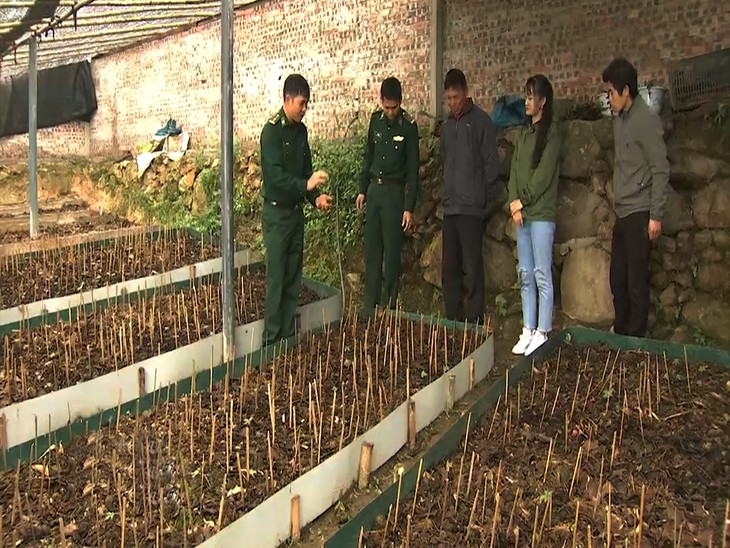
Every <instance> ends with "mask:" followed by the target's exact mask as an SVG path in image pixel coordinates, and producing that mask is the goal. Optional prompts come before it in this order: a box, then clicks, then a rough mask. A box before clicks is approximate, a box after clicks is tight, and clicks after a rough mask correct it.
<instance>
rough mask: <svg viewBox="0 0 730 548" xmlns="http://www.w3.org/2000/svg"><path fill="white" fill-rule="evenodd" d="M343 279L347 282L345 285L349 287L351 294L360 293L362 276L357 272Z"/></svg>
mask: <svg viewBox="0 0 730 548" xmlns="http://www.w3.org/2000/svg"><path fill="white" fill-rule="evenodd" d="M345 279H346V280H347V285H348V286H349V287H350V290H351V291H353V292H357V293H359V292H361V291H362V275H361V274H359V273H357V272H350V273H349V274H348V275H347V276H346V277H345Z"/></svg>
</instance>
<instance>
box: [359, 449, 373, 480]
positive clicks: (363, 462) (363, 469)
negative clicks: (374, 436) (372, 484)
mask: <svg viewBox="0 0 730 548" xmlns="http://www.w3.org/2000/svg"><path fill="white" fill-rule="evenodd" d="M372 454H373V444H372V443H370V442H364V443H363V444H362V447H361V448H360V470H359V472H360V473H359V476H358V481H357V486H358V488H359V489H365V487H367V485H368V481H369V480H370V468H371V464H370V461H371V458H372Z"/></svg>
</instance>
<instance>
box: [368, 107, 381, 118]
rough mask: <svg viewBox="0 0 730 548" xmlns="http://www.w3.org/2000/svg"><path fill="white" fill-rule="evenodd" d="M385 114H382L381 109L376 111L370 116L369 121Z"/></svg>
mask: <svg viewBox="0 0 730 548" xmlns="http://www.w3.org/2000/svg"><path fill="white" fill-rule="evenodd" d="M384 114H385V113H384V112H383V109H382V108H379V109H376V110H375V111H374V112H373V113H372V114H371V115H370V119H371V120H373V119H375V118H379V117H382V116H383V115H384Z"/></svg>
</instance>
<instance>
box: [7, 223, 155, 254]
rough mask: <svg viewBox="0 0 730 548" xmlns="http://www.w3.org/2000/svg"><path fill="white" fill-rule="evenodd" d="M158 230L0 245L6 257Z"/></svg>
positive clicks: (114, 231)
mask: <svg viewBox="0 0 730 548" xmlns="http://www.w3.org/2000/svg"><path fill="white" fill-rule="evenodd" d="M156 230H159V228H156V227H154V226H151V227H145V226H130V227H125V228H111V229H109V230H101V231H96V232H86V233H84V234H70V235H68V236H50V237H41V239H40V240H31V241H22V242H15V243H12V244H2V245H0V257H2V256H5V255H20V254H23V253H35V252H37V251H44V250H47V249H54V248H56V247H68V246H72V245H77V244H86V243H92V242H98V241H100V240H108V239H114V238H123V237H125V236H136V235H137V234H145V233H153V232H155V231H156Z"/></svg>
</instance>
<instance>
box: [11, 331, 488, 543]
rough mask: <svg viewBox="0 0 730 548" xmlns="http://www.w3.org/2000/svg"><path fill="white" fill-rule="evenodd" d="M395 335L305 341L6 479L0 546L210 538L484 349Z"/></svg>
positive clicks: (347, 334) (418, 334)
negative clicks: (465, 356) (7, 542)
mask: <svg viewBox="0 0 730 548" xmlns="http://www.w3.org/2000/svg"><path fill="white" fill-rule="evenodd" d="M388 323H391V326H390V330H389V328H388ZM397 323H398V324H399V325H396V320H393V319H392V318H391V319H386V318H383V317H381V319H380V320H379V321H377V322H376V323H373V324H372V325H371V326H370V327H369V328H367V327H366V326H365V325H363V324H362V323H354V322H352V321H348V322H346V323H345V324H344V325H343V327H342V328H341V329H338V330H333V331H331V332H325V333H322V334H320V335H312V336H311V337H310V338H308V339H306V340H304V341H302V342H301V343H300V344H299V345H298V346H297V347H296V348H295V349H294V350H293V351H291V352H290V353H289V354H287V355H285V356H283V357H280V358H278V359H277V361H276V362H275V364H274V365H273V366H272V365H269V366H266V367H265V368H264V370H263V372H258V371H251V370H249V373H248V374H247V375H245V376H244V379H243V380H233V381H231V382H230V383H224V384H223V385H222V386H221V385H218V386H216V387H215V388H214V389H213V391H212V392H203V393H201V394H199V395H196V396H194V397H184V398H182V399H181V400H178V401H177V402H172V403H166V402H161V403H160V404H159V405H158V407H157V408H155V409H153V410H151V411H148V412H146V413H144V414H143V415H142V416H138V417H136V418H133V417H125V418H122V419H121V420H120V422H119V424H118V426H117V425H113V426H110V427H105V428H103V429H102V430H101V431H99V432H96V433H93V434H90V435H88V436H85V437H79V438H76V439H74V440H72V442H71V443H70V444H69V445H68V446H66V447H63V449H62V450H61V448H60V447H59V448H56V449H54V450H53V451H50V452H49V453H48V454H47V455H44V456H42V457H40V458H39V459H37V460H36V462H35V463H34V464H33V465H32V466H29V465H27V464H25V465H22V466H20V467H19V468H18V469H17V471H13V470H11V471H8V472H3V473H2V474H0V508H2V510H1V511H0V512H2V519H1V522H2V528H3V531H4V534H5V538H8V539H11V540H12V542H13V543H18V542H20V541H22V545H23V546H29V547H40V546H47V545H49V544H52V543H58V542H59V540H60V525H59V524H60V520H61V519H62V520H63V524H64V527H65V530H66V539H67V541H72V542H73V543H74V545H79V546H92V545H93V546H100V547H103V546H108V547H115V546H120V545H121V544H124V545H129V546H131V545H137V544H138V545H144V546H150V545H153V544H155V542H156V537H157V536H158V535H161V536H162V541H163V542H161V543H160V544H161V545H162V544H164V545H166V546H183V545H185V544H187V545H190V546H194V545H195V544H196V543H199V542H201V541H203V540H205V539H206V538H209V537H210V536H212V535H213V534H215V532H216V531H218V530H219V529H220V528H223V527H225V526H226V525H228V524H230V523H232V522H233V521H234V520H236V519H237V518H239V517H241V516H242V515H243V514H245V513H246V512H248V511H250V510H251V509H253V508H255V507H256V506H257V505H259V504H260V503H261V502H263V501H264V500H265V499H266V498H268V497H269V496H270V495H271V494H273V493H274V492H276V491H277V490H278V489H280V488H281V487H283V486H285V485H286V484H288V483H290V482H291V481H292V480H294V479H295V478H297V477H299V476H300V475H301V474H303V473H305V472H306V471H308V470H309V469H311V468H312V467H313V466H315V465H316V464H317V463H319V462H321V461H322V460H324V459H326V458H327V457H329V456H330V455H332V454H333V453H335V452H336V451H338V450H339V449H340V448H341V447H343V446H344V445H345V444H348V443H350V442H351V441H352V440H353V439H355V438H356V437H357V436H358V435H359V434H361V433H363V432H364V431H365V430H366V429H368V428H370V427H372V426H373V425H374V424H375V423H377V422H378V421H380V420H381V419H382V418H383V417H384V416H385V415H386V414H387V413H389V412H390V411H391V410H392V409H394V408H395V407H396V406H397V405H399V404H400V403H402V402H403V401H405V400H406V398H407V389H409V390H410V391H411V392H413V391H415V390H417V389H418V388H419V387H421V386H423V385H425V384H427V383H428V382H429V380H430V379H431V378H432V377H433V376H434V375H436V374H440V373H441V372H443V370H444V369H445V368H446V367H447V365H446V364H447V363H448V365H449V366H453V365H455V364H456V363H458V362H459V361H460V360H461V358H462V349H463V351H464V352H469V351H471V350H472V349H473V348H474V347H475V346H476V345H477V344H480V343H481V342H482V339H483V337H482V335H481V334H480V335H477V336H471V335H470V336H469V337H468V338H467V339H466V341H465V342H464V337H463V335H462V333H460V332H455V333H454V332H450V331H444V329H443V328H435V329H433V330H432V329H431V328H429V327H428V326H423V327H422V325H421V324H419V323H411V322H408V321H399V322H397ZM388 332H390V333H393V334H394V337H391V340H390V341H387V336H386V334H387V333H388ZM444 337H446V343H444ZM395 349H399V350H398V351H396V350H395ZM445 360H446V361H445ZM406 377H408V380H407V378H406ZM269 395H271V398H270V397H269ZM272 402H273V405H272ZM404 426H405V425H404ZM41 485H42V487H41ZM282 519H287V518H286V517H284V516H282ZM263 526H265V524H262V527H263ZM122 534H124V541H123V542H122V541H121V536H122Z"/></svg>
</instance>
